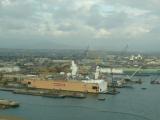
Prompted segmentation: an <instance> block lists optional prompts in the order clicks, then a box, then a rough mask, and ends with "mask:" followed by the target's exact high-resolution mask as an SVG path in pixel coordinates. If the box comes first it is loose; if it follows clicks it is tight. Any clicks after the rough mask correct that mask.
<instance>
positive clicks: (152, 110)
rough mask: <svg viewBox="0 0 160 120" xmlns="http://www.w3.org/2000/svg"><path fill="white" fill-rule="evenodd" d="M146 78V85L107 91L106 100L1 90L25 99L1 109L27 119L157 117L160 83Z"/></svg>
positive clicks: (2, 112) (152, 119)
mask: <svg viewBox="0 0 160 120" xmlns="http://www.w3.org/2000/svg"><path fill="white" fill-rule="evenodd" d="M143 80H144V81H145V82H144V83H143V84H142V85H138V84H137V85H133V87H134V89H127V88H123V89H119V91H120V92H121V93H120V94H118V95H115V96H112V95H105V97H106V100H105V101H98V100H97V96H91V95H90V96H88V98H86V99H71V98H65V99H52V98H43V97H40V96H27V95H16V94H12V93H10V92H2V91H0V98H5V99H12V100H17V101H19V102H20V103H21V104H20V107H19V108H16V109H8V110H0V115H13V116H18V117H23V118H25V120H82V119H84V120H90V119H92V120H98V119H99V120H157V119H159V118H160V104H159V102H160V94H159V91H160V85H150V83H149V82H150V81H149V78H147V77H146V78H143ZM142 87H145V88H147V89H146V90H142V89H141V88H142Z"/></svg>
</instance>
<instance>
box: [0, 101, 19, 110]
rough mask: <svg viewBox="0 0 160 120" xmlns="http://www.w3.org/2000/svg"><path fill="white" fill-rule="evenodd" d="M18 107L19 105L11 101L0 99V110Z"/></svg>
mask: <svg viewBox="0 0 160 120" xmlns="http://www.w3.org/2000/svg"><path fill="white" fill-rule="evenodd" d="M15 107H19V103H18V102H15V101H12V100H5V99H0V108H2V109H6V108H15Z"/></svg>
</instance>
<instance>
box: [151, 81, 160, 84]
mask: <svg viewBox="0 0 160 120" xmlns="http://www.w3.org/2000/svg"><path fill="white" fill-rule="evenodd" d="M150 84H160V81H158V80H152V81H151V82H150Z"/></svg>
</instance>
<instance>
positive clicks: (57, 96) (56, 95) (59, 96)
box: [43, 94, 66, 98]
mask: <svg viewBox="0 0 160 120" xmlns="http://www.w3.org/2000/svg"><path fill="white" fill-rule="evenodd" d="M43 97H48V98H65V97H66V96H65V95H61V94H45V95H43Z"/></svg>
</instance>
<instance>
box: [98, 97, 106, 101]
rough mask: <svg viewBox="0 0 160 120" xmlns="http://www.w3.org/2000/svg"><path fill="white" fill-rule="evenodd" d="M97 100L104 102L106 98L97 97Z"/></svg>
mask: <svg viewBox="0 0 160 120" xmlns="http://www.w3.org/2000/svg"><path fill="white" fill-rule="evenodd" d="M98 100H99V101H104V100H106V98H105V97H98Z"/></svg>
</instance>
